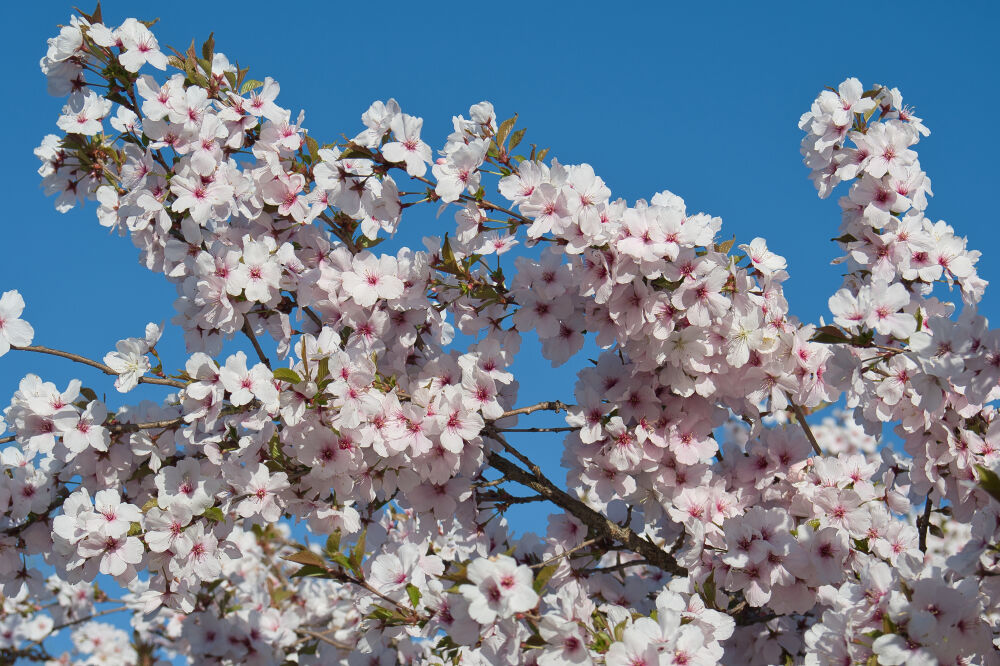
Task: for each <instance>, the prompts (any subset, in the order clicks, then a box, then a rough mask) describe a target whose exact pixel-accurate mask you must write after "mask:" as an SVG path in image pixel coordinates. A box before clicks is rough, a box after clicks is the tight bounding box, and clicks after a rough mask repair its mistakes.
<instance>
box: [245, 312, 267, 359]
mask: <svg viewBox="0 0 1000 666" xmlns="http://www.w3.org/2000/svg"><path fill="white" fill-rule="evenodd" d="M243 334H244V335H245V336H247V337H248V338H250V344H252V345H253V350H254V351H255V352H257V358H259V359H260V362H261V363H263V364H264V365H266V366H267V369H268V370H270V369H271V361H269V360H268V358H267V355H266V354H264V350H263V349H261V348H260V343H259V342H257V336H256V335H254V334H253V327H252V326H250V320H249V319H244V320H243Z"/></svg>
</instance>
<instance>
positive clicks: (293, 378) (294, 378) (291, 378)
mask: <svg viewBox="0 0 1000 666" xmlns="http://www.w3.org/2000/svg"><path fill="white" fill-rule="evenodd" d="M271 374H273V375H274V378H275V379H280V380H281V381H283V382H288V383H289V384H298V383H300V382H301V381H302V378H301V377H299V373H297V372H295V371H294V370H292V369H291V368H278V369H277V370H275V371H274V372H273V373H271Z"/></svg>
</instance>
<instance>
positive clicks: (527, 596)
mask: <svg viewBox="0 0 1000 666" xmlns="http://www.w3.org/2000/svg"><path fill="white" fill-rule="evenodd" d="M467 571H468V576H469V580H470V581H471V582H472V584H471V585H462V586H461V587H460V588H459V591H460V592H461V593H462V596H463V597H465V599H466V600H467V601H468V602H469V616H470V617H471V618H472V619H473V620H475V621H476V622H478V623H479V624H491V623H492V622H493V621H494V620H496V619H497V618H498V617H499V618H505V617H510V616H511V615H514V614H515V613H523V612H525V611H528V610H531V609H532V608H534V607H535V605H536V604H537V603H538V595H537V594H535V591H534V589H532V587H531V584H532V575H531V569H529V568H528V567H526V566H524V565H523V564H521V565H519V564H518V563H517V562H516V561H515V560H514V558H512V557H508V556H506V555H497V556H495V557H493V558H490V559H488V560H487V559H484V558H479V559H477V560H475V561H474V562H472V564H470V565H469V568H468V570H467Z"/></svg>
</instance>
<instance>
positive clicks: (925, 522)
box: [917, 493, 933, 553]
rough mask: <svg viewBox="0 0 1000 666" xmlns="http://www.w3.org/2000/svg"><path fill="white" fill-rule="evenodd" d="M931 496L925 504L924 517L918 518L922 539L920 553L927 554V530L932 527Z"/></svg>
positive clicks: (919, 543) (918, 527) (928, 496)
mask: <svg viewBox="0 0 1000 666" xmlns="http://www.w3.org/2000/svg"><path fill="white" fill-rule="evenodd" d="M932 506H933V505H932V504H931V496H930V493H928V494H927V501H926V502H925V503H924V513H923V515H922V516H920V517H919V518H917V530H918V531H919V536H920V539H919V541H918V545H919V546H920V552H921V553H926V552H927V530H928V529H929V528H930V526H931V508H932Z"/></svg>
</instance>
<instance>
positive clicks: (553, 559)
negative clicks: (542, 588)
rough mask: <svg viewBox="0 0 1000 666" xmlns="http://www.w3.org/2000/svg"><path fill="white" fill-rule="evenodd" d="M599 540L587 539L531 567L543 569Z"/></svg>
mask: <svg viewBox="0 0 1000 666" xmlns="http://www.w3.org/2000/svg"><path fill="white" fill-rule="evenodd" d="M597 541H598V539H587V540H586V541H584V542H583V543H581V544H579V545H577V546H573V547H572V548H570V549H569V550H564V551H563V552H561V553H559V554H558V555H553V556H552V557H550V558H549V559H547V560H544V561H542V562H539V563H538V564H532V565H531V568H532V569H541V568H542V567H545V566H548V565H550V564H552V563H553V562H557V561H559V560H561V559H562V558H564V557H566V556H568V555H571V554H573V553H575V552H576V551H578V550H581V549H583V548H586V547H587V546H592V545H593V544H595V543H597Z"/></svg>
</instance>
